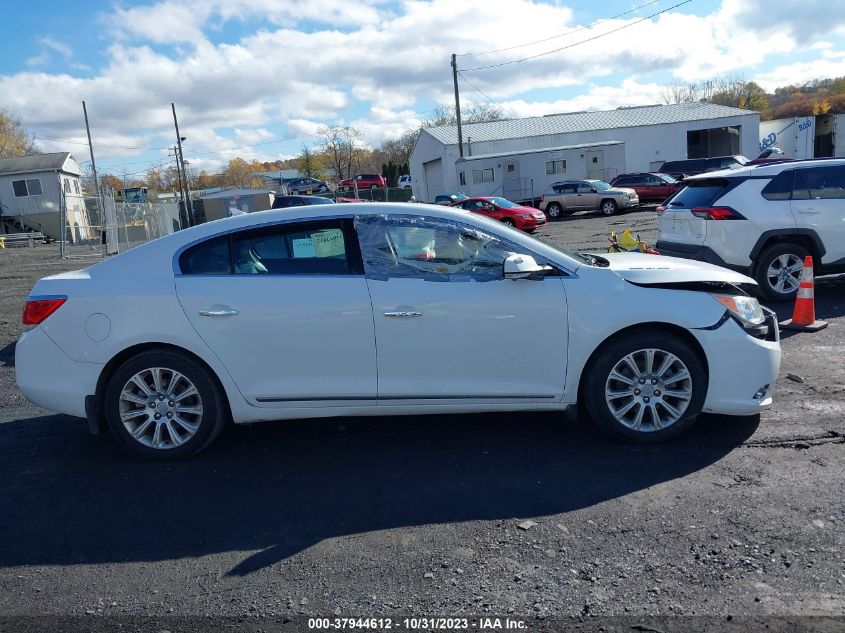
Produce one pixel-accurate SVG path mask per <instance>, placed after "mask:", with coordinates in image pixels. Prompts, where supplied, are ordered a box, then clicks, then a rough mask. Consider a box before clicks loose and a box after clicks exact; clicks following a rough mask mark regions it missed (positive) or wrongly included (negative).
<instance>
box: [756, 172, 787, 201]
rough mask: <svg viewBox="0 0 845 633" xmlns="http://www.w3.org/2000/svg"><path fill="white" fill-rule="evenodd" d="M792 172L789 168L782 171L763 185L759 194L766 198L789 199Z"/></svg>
mask: <svg viewBox="0 0 845 633" xmlns="http://www.w3.org/2000/svg"><path fill="white" fill-rule="evenodd" d="M794 173H795V172H794V171H793V170H791V169H788V170H786V171H782V172H781V173H779V174H778V175H777V176H775V177H774V178H772V179H771V180H770V181H769V184H767V185H766V186H765V187H763V190H762V191H761V192H760V194H761V195H762V196H763V197H764V198H765V199H766V200H789V199H790V198H791V197H792V177H793V174H794Z"/></svg>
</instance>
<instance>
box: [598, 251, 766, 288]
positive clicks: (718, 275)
mask: <svg viewBox="0 0 845 633" xmlns="http://www.w3.org/2000/svg"><path fill="white" fill-rule="evenodd" d="M601 257H603V258H605V259H606V260H607V261H608V262H610V269H611V270H612V271H613V272H615V273H616V274H617V275H619V276H620V277H622V279H624V280H625V281H630V282H631V283H635V284H640V285H645V286H648V285H652V284H667V283H693V282H702V281H704V282H707V281H711V282H719V283H729V284H755V285H756V283H757V282H756V281H754V280H753V279H751V277H746V276H745V275H743V274H741V273H738V272H734V271H733V270H729V269H727V268H722V267H721V266H715V265H713V264H707V263H705V262H697V261H693V260H689V259H681V258H679V257H665V256H663V255H646V254H645V253H602V254H601Z"/></svg>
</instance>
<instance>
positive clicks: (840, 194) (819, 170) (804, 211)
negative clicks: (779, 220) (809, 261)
mask: <svg viewBox="0 0 845 633" xmlns="http://www.w3.org/2000/svg"><path fill="white" fill-rule="evenodd" d="M791 208H792V214H793V216H794V217H795V221H796V222H797V224H798V228H800V229H811V230H813V231H815V232H816V234H817V235H818V236H819V237H820V238H821V240H822V242H823V243H824V247H825V251H826V252H825V254H824V255H823V256H822V263H823V264H831V263H833V262H836V263H838V264H843V265H845V165H826V166H824V167H813V168H811V169H797V170H795V180H794V185H793V191H792V205H791Z"/></svg>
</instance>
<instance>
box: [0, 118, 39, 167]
mask: <svg viewBox="0 0 845 633" xmlns="http://www.w3.org/2000/svg"><path fill="white" fill-rule="evenodd" d="M40 153H41V150H40V149H39V148H38V145H36V144H35V137H34V136H32V134H29V133H27V132H26V131H25V130H24V129H23V125H22V124H21V120H20V119H19V118H18V117H16V116H15V115H13V114H12V113H11V112H9V111H8V110H0V158H5V157H7V156H28V155H30V154H40Z"/></svg>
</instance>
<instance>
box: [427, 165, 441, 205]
mask: <svg viewBox="0 0 845 633" xmlns="http://www.w3.org/2000/svg"><path fill="white" fill-rule="evenodd" d="M423 169H424V170H425V190H426V195H427V197H426V202H434V196H436V195H437V194H438V193H443V159H442V158H438V159H437V160H430V161H428V162H427V163H423Z"/></svg>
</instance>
